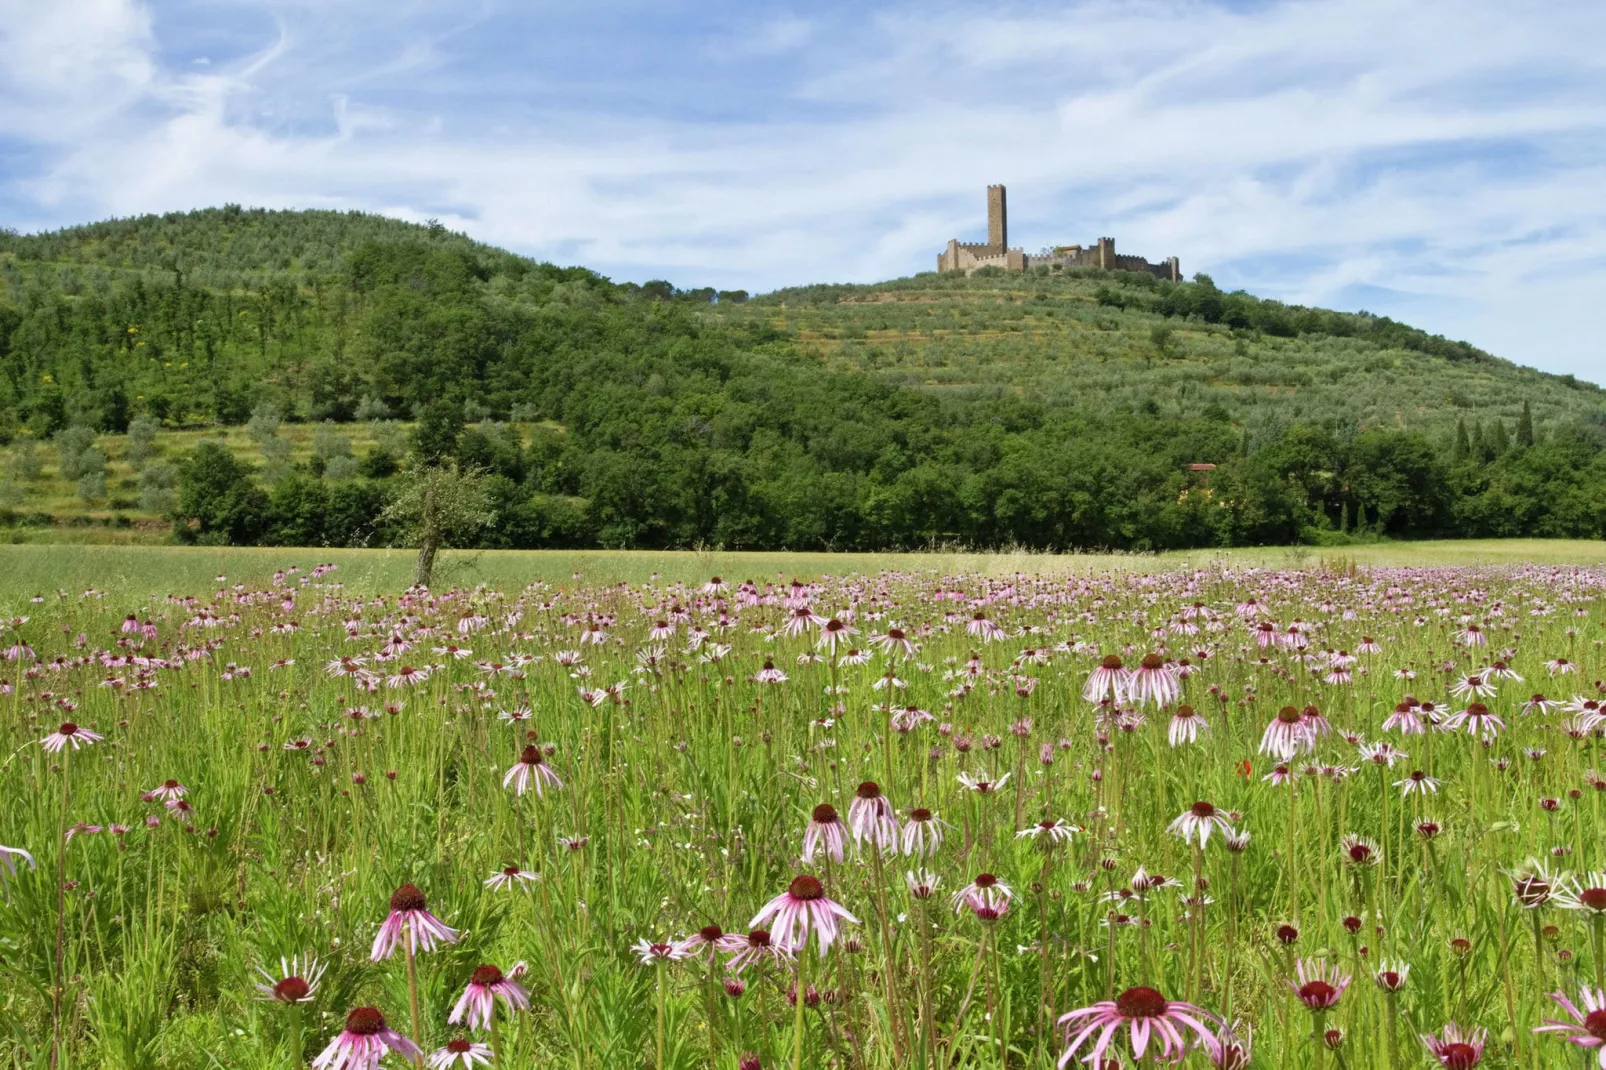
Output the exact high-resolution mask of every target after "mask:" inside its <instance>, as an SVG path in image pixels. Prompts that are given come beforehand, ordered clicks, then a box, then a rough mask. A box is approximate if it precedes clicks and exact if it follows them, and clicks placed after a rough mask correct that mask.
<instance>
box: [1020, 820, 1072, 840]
mask: <svg viewBox="0 0 1606 1070" xmlns="http://www.w3.org/2000/svg"><path fill="white" fill-rule="evenodd" d="M1080 831H1081V830H1080V829H1079V828H1077V827H1076V826H1075V825H1073V824H1071V823H1070V822H1069V821H1066V820H1064V819H1063V818H1062V819H1060V820H1049V819H1047V818H1045V819H1043V820H1042V821H1039V822H1037V823H1036V824H1034V825H1027V826H1026V827H1025V828H1023V829H1021V830H1020V831H1019V832H1017V833H1015V838H1016V839H1017V840H1024V839H1033V840H1037V839H1042V838H1043V837H1045V836H1046V837H1047V838H1048V842H1049V843H1050V844H1060V843H1070V842H1071V837H1072V836H1074V835H1075V834H1076V833H1078V832H1080Z"/></svg>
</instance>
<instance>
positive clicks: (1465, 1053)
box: [1439, 1041, 1478, 1070]
mask: <svg viewBox="0 0 1606 1070" xmlns="http://www.w3.org/2000/svg"><path fill="white" fill-rule="evenodd" d="M1439 1061H1440V1062H1441V1063H1443V1064H1444V1066H1445V1070H1472V1068H1473V1067H1474V1066H1477V1065H1478V1049H1477V1048H1474V1047H1473V1046H1472V1045H1471V1044H1463V1043H1461V1042H1460V1041H1457V1042H1456V1043H1454V1044H1446V1045H1445V1046H1444V1047H1442V1048H1440V1049H1439Z"/></svg>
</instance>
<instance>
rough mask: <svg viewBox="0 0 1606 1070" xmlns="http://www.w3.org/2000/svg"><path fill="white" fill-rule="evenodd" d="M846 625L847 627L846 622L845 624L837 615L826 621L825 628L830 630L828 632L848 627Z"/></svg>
mask: <svg viewBox="0 0 1606 1070" xmlns="http://www.w3.org/2000/svg"><path fill="white" fill-rule="evenodd" d="M846 627H847V625H846V624H843V623H842V622H841V621H839V620H837V619H836V618H835V617H832V618H831V619H830V620H828V621H826V622H825V630H826V631H828V632H840V631H841V630H842V629H843V628H846Z"/></svg>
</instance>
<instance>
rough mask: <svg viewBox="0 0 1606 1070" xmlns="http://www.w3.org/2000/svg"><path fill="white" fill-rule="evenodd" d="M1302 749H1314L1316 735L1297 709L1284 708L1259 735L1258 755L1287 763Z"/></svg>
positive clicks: (1291, 707)
mask: <svg viewBox="0 0 1606 1070" xmlns="http://www.w3.org/2000/svg"><path fill="white" fill-rule="evenodd" d="M1302 748H1303V749H1304V750H1307V751H1311V750H1315V749H1316V733H1315V732H1314V731H1313V730H1312V729H1311V727H1310V725H1308V724H1307V723H1306V721H1305V716H1304V714H1302V713H1300V711H1299V710H1298V709H1297V708H1295V707H1293V706H1284V707H1283V708H1282V709H1280V710H1278V711H1277V716H1275V717H1273V718H1272V719H1271V721H1270V723H1268V724H1267V725H1266V731H1265V732H1263V733H1262V734H1261V736H1260V753H1261V754H1269V755H1271V756H1272V757H1273V758H1277V759H1279V760H1281V761H1287V760H1288V759H1290V758H1292V757H1293V756H1294V755H1296V754H1298V753H1299V751H1300V750H1301V749H1302Z"/></svg>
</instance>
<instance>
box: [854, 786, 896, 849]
mask: <svg viewBox="0 0 1606 1070" xmlns="http://www.w3.org/2000/svg"><path fill="white" fill-rule="evenodd" d="M848 829H849V830H850V831H851V832H852V833H853V843H854V846H856V847H862V846H863V845H864V841H865V840H869V841H870V842H871V843H873V844H875V846H876V849H877V850H878V851H882V852H886V851H889V850H890V851H893V852H896V851H897V850H898V819H897V818H896V817H894V816H893V813H892V804H891V803H890V802H888V801H887V797H886V796H885V795H883V794H881V785H879V784H877V783H876V782H875V781H873V780H866V781H865V782H864V783H862V784H860V785H859V788H858V790H857V791H855V792H854V793H853V801H852V802H851V803H849V804H848Z"/></svg>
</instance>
